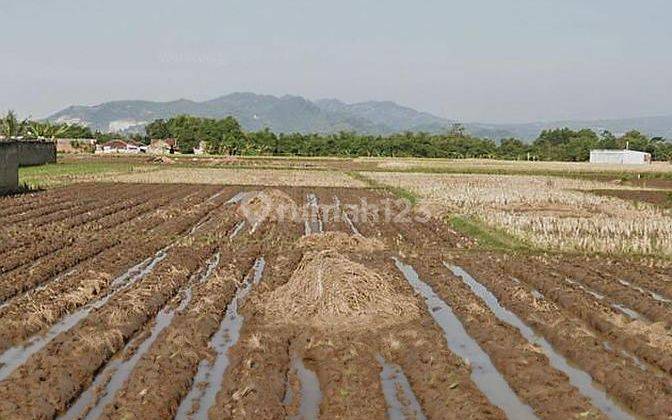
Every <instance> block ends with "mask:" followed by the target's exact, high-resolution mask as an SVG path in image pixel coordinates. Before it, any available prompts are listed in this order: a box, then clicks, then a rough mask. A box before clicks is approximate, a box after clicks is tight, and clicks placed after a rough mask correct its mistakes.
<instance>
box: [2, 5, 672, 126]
mask: <svg viewBox="0 0 672 420" xmlns="http://www.w3.org/2000/svg"><path fill="white" fill-rule="evenodd" d="M670 16H672V1H670V0H644V1H632V0H507V1H502V0H468V1H467V0H462V1H453V0H415V1H408V0H384V1H381V0H377V1H373V0H338V1H333V0H331V1H326V0H284V1H278V0H190V1H186V0H161V1H158V0H143V1H137V0H136V1H130V0H115V1H102V0H98V1H96V0H58V1H47V0H0V38H1V39H2V40H3V42H2V43H1V45H0V110H2V111H4V110H6V109H14V110H16V111H17V112H19V113H20V114H21V115H23V116H33V117H36V118H39V117H45V116H47V115H49V114H51V113H54V112H56V111H58V110H60V109H62V108H64V107H66V106H69V105H75V104H78V105H79V104H81V105H95V104H98V103H101V102H106V101H110V100H121V99H147V100H161V101H167V100H174V99H178V98H187V99H193V100H205V99H212V98H214V97H217V96H221V95H224V94H227V93H232V92H241V91H249V92H255V93H263V94H273V95H285V94H291V95H300V96H304V97H307V98H309V99H319V98H338V99H341V100H344V101H346V102H358V101H366V100H392V101H395V102H397V103H400V104H403V105H407V106H411V107H413V108H416V109H419V110H422V111H427V112H432V113H434V114H437V115H440V116H443V117H447V118H451V119H456V120H460V121H464V122H475V121H478V122H493V123H494V122H497V123H514V122H528V121H553V120H566V119H581V120H585V119H597V118H624V117H639V116H655V115H670V114H672V54H670V48H672V47H671V46H672V25H670V24H669V18H670Z"/></svg>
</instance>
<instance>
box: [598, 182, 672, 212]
mask: <svg viewBox="0 0 672 420" xmlns="http://www.w3.org/2000/svg"><path fill="white" fill-rule="evenodd" d="M668 187H672V185H670V186H668ZM589 192H591V193H593V194H595V195H601V196H605V197H616V198H622V199H624V200H628V201H634V202H636V203H649V204H654V205H656V206H659V207H662V208H667V209H669V208H672V191H660V190H592V191H589Z"/></svg>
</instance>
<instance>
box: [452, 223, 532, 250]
mask: <svg viewBox="0 0 672 420" xmlns="http://www.w3.org/2000/svg"><path fill="white" fill-rule="evenodd" d="M448 223H449V224H450V226H451V227H452V228H453V229H455V230H456V231H458V232H460V233H462V234H463V235H466V236H469V237H470V238H473V239H475V240H476V244H477V245H478V247H479V248H481V249H486V250H498V251H502V250H504V251H530V250H532V247H531V246H530V245H528V244H527V243H526V242H525V241H523V240H521V239H518V238H516V237H515V236H513V235H510V234H508V233H506V232H504V231H503V230H501V229H495V228H491V227H489V226H486V225H485V224H484V223H482V222H480V221H478V220H475V219H472V218H468V217H465V216H450V217H449V218H448Z"/></svg>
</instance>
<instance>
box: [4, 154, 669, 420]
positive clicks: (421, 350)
mask: <svg viewBox="0 0 672 420" xmlns="http://www.w3.org/2000/svg"><path fill="white" fill-rule="evenodd" d="M217 164H219V162H218V163H217ZM316 164H317V163H316ZM319 164H323V163H322V162H321V161H320V163H319ZM243 190H246V191H253V189H252V188H246V189H241V188H239V187H226V188H222V187H216V186H182V185H164V186H150V185H128V186H122V185H114V184H95V185H93V184H81V185H76V186H72V187H68V188H61V189H57V190H50V191H45V192H44V193H38V194H32V195H30V196H19V197H15V198H4V199H2V203H3V204H4V205H6V206H4V207H2V208H1V209H0V221H2V220H9V221H14V222H15V225H14V227H12V226H8V225H9V224H6V225H3V226H6V227H3V228H1V229H0V238H3V239H6V240H8V241H11V243H12V246H4V245H2V246H0V255H1V256H3V257H6V259H2V260H0V261H1V262H0V264H4V265H2V267H4V268H5V271H4V272H3V273H0V299H2V297H4V299H6V302H5V304H4V305H3V306H1V307H0V326H2V328H0V352H1V353H2V354H4V352H5V351H6V350H7V349H9V348H11V347H12V346H20V345H22V344H25V343H27V342H28V341H29V340H30V339H31V338H34V337H38V336H39V335H40V334H42V333H44V332H46V331H47V330H48V329H49V328H50V327H51V326H53V325H55V324H56V323H58V322H59V321H60V320H62V319H63V317H64V316H66V315H68V314H72V313H75V311H77V310H79V309H80V308H82V307H84V306H85V305H87V304H91V303H92V302H95V301H97V300H99V299H100V298H102V297H104V296H107V295H110V296H112V297H111V298H110V299H109V301H107V302H106V303H105V304H104V305H102V306H101V307H100V308H98V309H95V310H93V311H91V312H90V313H89V314H88V316H86V317H85V318H84V319H83V320H82V321H80V322H79V323H77V324H75V325H74V326H72V328H70V329H68V330H67V331H64V332H62V333H60V334H59V335H57V336H56V337H54V338H53V339H52V340H51V341H49V342H48V343H47V344H46V345H45V346H44V347H43V348H42V349H40V350H39V351H37V352H36V353H35V354H33V355H32V356H30V357H29V358H28V360H27V361H26V362H25V363H22V364H21V365H20V366H18V367H17V368H16V369H15V370H14V371H13V372H11V373H10V374H8V375H6V377H4V378H2V380H0V395H2V398H1V399H0V418H26V417H33V418H36V417H37V418H45V417H53V416H55V415H58V414H62V413H64V412H65V410H67V408H68V407H69V406H71V405H72V404H73V403H74V402H75V401H76V400H77V398H78V396H79V395H81V393H82V392H84V391H85V390H86V389H87V388H88V387H89V385H90V384H91V383H92V381H93V380H94V379H95V378H96V376H97V375H98V374H99V373H100V372H101V371H102V370H103V369H104V368H105V366H108V364H109V363H110V362H111V361H113V360H128V359H129V358H130V357H132V356H133V354H134V353H136V352H137V351H139V350H138V349H139V348H140V347H139V345H140V343H142V342H143V341H144V340H145V339H146V338H147V337H148V335H149V331H150V330H151V329H152V327H153V326H154V325H155V320H156V315H157V313H159V311H161V310H162V309H164V308H168V307H170V308H176V307H177V304H178V303H179V302H181V301H182V299H184V296H185V293H186V291H187V290H190V292H191V300H190V301H189V303H188V304H187V305H186V306H185V307H184V308H183V309H181V310H180V311H179V312H177V313H176V315H175V317H174V318H173V319H172V322H171V323H170V324H169V325H168V326H166V328H165V329H164V330H163V331H162V332H161V334H159V335H158V336H157V337H156V341H154V342H153V343H152V345H151V346H149V347H148V348H147V351H146V352H145V353H143V354H142V355H141V357H140V358H139V361H138V363H137V364H136V365H135V367H134V368H133V370H132V371H131V372H130V375H129V377H128V379H127V380H126V381H125V382H124V383H123V384H121V386H120V388H119V389H118V390H115V394H114V395H113V396H112V397H113V402H112V403H111V404H109V405H107V407H105V410H104V415H103V417H105V418H157V419H158V418H170V417H172V416H174V415H175V413H176V410H177V408H178V407H179V405H180V403H181V402H182V400H183V399H184V398H185V396H186V395H187V393H188V392H189V390H190V389H191V388H192V386H202V384H194V383H193V381H194V375H195V373H196V371H197V369H198V366H199V364H200V363H202V362H203V361H204V360H205V361H209V362H210V363H212V362H213V361H214V358H215V357H216V353H215V351H214V349H213V348H212V346H211V343H210V340H211V338H212V336H213V334H214V333H215V332H216V331H217V330H218V328H219V326H220V323H221V321H222V319H223V317H224V315H225V311H226V309H227V307H228V306H229V305H230V304H232V299H233V298H234V296H235V294H236V290H238V289H239V288H240V287H241V284H242V283H243V279H244V278H246V277H247V276H249V273H250V270H251V267H252V264H253V263H254V261H255V260H257V259H258V258H259V257H262V256H263V257H264V259H265V262H266V267H265V270H264V272H263V276H262V278H261V281H260V282H259V283H258V284H255V285H253V286H252V288H251V292H250V294H249V295H248V296H247V297H246V298H245V299H244V300H242V301H239V302H238V312H239V313H240V315H242V319H243V326H242V330H241V333H240V338H239V340H238V341H237V343H236V344H235V345H233V346H232V347H231V348H230V350H229V351H228V353H227V357H228V359H229V365H228V368H227V369H226V371H225V373H224V376H223V382H222V386H221V388H220V389H219V390H218V392H217V396H216V399H215V402H214V405H213V406H212V407H210V410H209V415H210V417H211V418H286V417H288V416H295V415H301V414H302V412H301V406H302V403H304V402H306V400H305V399H306V398H307V396H306V395H304V393H303V387H304V386H306V384H304V383H302V382H301V381H302V377H301V376H300V375H299V374H298V373H297V371H296V369H295V365H294V363H295V361H296V360H300V361H301V362H302V363H303V365H304V366H305V368H306V369H308V370H309V371H312V372H314V374H315V375H316V377H317V380H318V382H319V391H320V393H321V402H320V404H319V408H318V410H319V414H320V416H321V417H324V418H386V417H387V409H388V403H387V401H386V399H385V396H384V393H383V387H382V383H381V378H380V374H381V370H382V367H381V365H380V364H379V362H378V360H379V359H378V358H379V357H381V356H382V357H383V358H384V359H385V360H387V361H388V362H390V363H394V364H396V365H398V366H399V367H400V369H401V370H402V371H403V373H404V374H405V376H406V377H407V378H408V381H409V383H410V386H411V389H412V392H413V394H414V395H415V397H416V398H417V400H418V402H419V403H420V406H421V409H422V411H423V413H424V414H425V415H426V416H427V417H429V418H455V419H458V418H504V413H503V411H502V410H501V409H500V408H499V407H496V406H495V405H493V404H492V403H491V402H490V401H489V399H488V396H487V394H486V393H485V391H483V390H481V389H479V388H478V386H477V385H476V384H475V383H474V382H473V381H472V380H471V377H470V376H471V364H470V362H469V361H468V360H463V359H462V358H461V357H460V356H459V355H458V354H455V353H453V352H452V351H450V350H449V347H448V345H447V343H446V338H445V336H444V333H443V330H442V329H441V328H440V327H439V325H438V324H437V323H436V322H435V320H434V319H433V318H432V316H431V314H432V312H431V311H433V310H434V309H433V308H428V307H427V305H426V303H425V301H424V299H423V298H422V297H421V296H420V295H417V294H416V293H415V292H414V291H413V289H412V287H411V286H410V285H409V283H408V282H407V281H406V279H405V278H404V277H403V276H402V274H401V273H400V272H399V271H398V270H397V268H396V267H395V263H394V260H393V257H396V258H399V259H401V260H402V261H404V262H405V263H407V264H411V265H412V266H413V267H414V268H415V270H416V271H417V273H418V274H419V276H420V278H421V279H422V280H423V281H424V282H425V283H427V284H428V285H429V286H430V287H431V288H432V289H433V291H434V293H436V295H437V296H438V297H439V298H440V299H442V300H443V301H444V302H445V303H446V304H447V305H449V306H450V308H451V309H452V311H453V313H454V314H455V316H456V317H457V318H458V319H459V320H460V322H461V323H462V324H463V326H464V328H465V330H466V332H467V333H468V334H469V335H470V336H471V337H472V338H473V339H474V340H475V342H476V343H477V344H478V345H479V346H480V347H481V348H482V349H483V351H484V352H485V353H487V355H488V356H489V358H490V360H491V361H492V364H493V365H494V367H495V368H496V369H497V370H498V372H499V373H500V374H501V375H502V377H503V378H504V379H505V381H506V382H507V383H508V384H509V386H510V387H511V389H512V390H513V391H514V392H515V394H516V395H517V396H518V398H519V399H520V400H521V401H522V402H523V403H524V404H527V405H529V406H530V407H531V408H532V410H533V411H534V413H535V414H536V415H537V416H539V417H540V418H576V417H586V416H588V417H591V418H593V417H597V418H602V417H605V416H604V415H603V413H601V412H600V411H599V410H598V409H597V408H595V407H594V406H593V405H592V404H591V401H590V400H589V398H587V397H586V396H584V395H582V394H581V393H580V392H579V391H578V390H577V389H576V388H575V387H574V386H573V385H572V384H571V383H570V381H569V378H568V377H567V376H566V375H565V374H563V373H561V372H560V371H558V370H556V369H555V368H554V367H553V366H552V365H551V363H550V362H549V360H548V358H547V356H546V355H545V354H544V353H543V352H542V351H541V350H540V349H539V348H536V347H535V346H533V345H531V344H530V343H528V342H527V340H526V339H525V338H524V337H523V335H522V334H521V333H520V332H519V331H518V330H517V329H516V328H514V327H511V326H509V325H508V324H506V323H503V322H502V321H500V320H498V319H497V318H496V317H495V315H494V314H493V313H492V312H491V311H490V309H489V308H488V306H487V305H486V304H485V303H484V302H483V301H481V300H480V299H479V298H478V297H477V296H476V295H475V294H473V293H472V292H471V290H470V289H469V288H468V287H467V286H466V285H465V284H464V283H463V282H462V281H461V280H460V279H459V278H457V277H455V276H454V275H453V274H452V273H451V272H450V270H448V269H447V268H446V267H445V266H444V262H448V263H451V264H458V265H460V266H461V267H463V268H464V269H466V270H467V271H469V272H470V273H471V274H472V275H473V276H474V277H475V278H477V279H478V281H479V282H481V283H482V284H483V285H484V286H485V287H487V288H488V289H489V290H490V291H491V292H492V293H493V294H494V295H495V296H496V297H497V298H498V299H499V301H500V303H501V304H502V305H503V306H504V307H506V308H507V309H509V310H510V311H512V312H514V313H515V314H516V315H518V317H519V318H520V319H521V320H522V321H523V322H525V323H527V324H528V325H529V326H530V327H531V328H532V329H533V330H534V331H535V333H536V334H538V335H541V336H543V337H545V338H546V339H547V340H548V341H549V342H550V343H551V344H552V345H553V346H554V348H555V349H556V351H557V352H559V353H560V354H562V355H563V356H564V357H566V358H567V359H568V360H569V361H570V362H571V363H572V364H573V365H575V366H577V367H578V368H580V369H582V370H583V371H585V372H586V373H588V374H589V375H590V376H591V377H592V378H593V380H594V382H595V383H596V384H597V386H598V387H601V388H602V389H605V390H606V392H607V393H608V394H609V395H610V396H611V397H612V398H613V399H615V400H617V401H618V404H620V406H621V407H622V408H623V409H624V410H626V411H629V412H633V413H636V414H637V415H639V416H642V417H652V418H666V417H669V416H670V415H672V410H671V409H670V407H672V347H669V344H670V339H669V330H668V328H669V327H670V323H671V321H672V311H671V305H670V304H668V303H665V302H661V301H660V300H657V299H655V298H654V295H653V294H652V293H654V292H655V293H657V294H659V295H661V296H663V297H669V296H671V295H672V280H670V281H668V280H669V279H670V273H671V271H670V268H669V266H667V265H665V264H660V263H651V264H649V263H647V262H645V261H639V262H633V263H627V264H626V263H624V262H623V261H610V260H608V259H603V260H595V259H586V258H581V257H563V258H559V257H553V256H544V257H542V256H523V255H510V254H503V253H502V254H498V253H485V252H480V251H474V250H470V249H469V248H470V246H471V244H472V241H471V239H470V238H468V237H464V236H462V235H460V234H458V233H457V232H455V231H454V230H452V229H451V228H450V227H449V226H448V225H447V224H446V223H444V222H443V221H439V220H435V219H427V218H424V217H420V216H421V215H419V214H417V213H414V212H411V211H409V209H408V208H407V206H406V204H405V203H403V202H401V201H399V200H397V199H396V198H395V197H393V196H391V195H389V194H387V193H385V192H383V191H381V190H366V189H356V190H355V189H332V188H306V187H302V188H281V189H277V188H276V189H263V188H258V187H257V188H256V189H255V190H254V191H262V192H264V193H265V194H266V197H267V198H268V197H270V201H264V200H267V198H264V199H263V200H257V201H254V199H253V198H252V199H249V200H243V202H242V203H239V204H235V203H227V200H229V199H230V198H232V197H233V196H235V195H236V194H237V193H239V192H241V191H243ZM220 193H221V194H220ZM308 194H315V195H316V196H317V198H318V202H319V204H320V205H322V206H328V208H324V207H323V208H322V209H321V210H322V211H320V212H318V213H317V214H314V215H311V213H310V208H306V207H305V206H304V205H305V203H306V202H307V196H308ZM250 197H259V195H258V194H257V195H255V196H253V195H250V196H248V198H250ZM280 204H287V205H289V206H290V207H292V206H295V207H296V210H297V211H294V212H293V213H295V214H293V215H291V216H292V217H291V218H288V217H289V215H288V214H284V215H281V214H278V213H273V210H275V209H276V208H278V207H279V205H280ZM337 204H338V206H337ZM364 204H366V205H369V206H373V208H375V209H376V211H373V212H369V213H367V214H363V212H362V211H361V209H362V207H363V205H364ZM246 206H247V207H246ZM269 207H270V210H271V212H270V213H268V214H267V210H269ZM68 212H70V216H69V217H68V216H67V215H66V213H68ZM251 213H253V214H252V216H254V214H255V213H260V214H261V215H262V216H263V217H250V214H251ZM311 216H314V218H313V219H312V220H311ZM241 222H245V224H244V225H242V228H240V229H238V227H239V226H241V225H240V223H241ZM17 223H18V224H20V225H21V226H24V227H25V226H38V225H39V228H40V229H39V232H38V231H37V230H38V229H34V230H28V229H19V228H17V227H16V224H17ZM319 226H322V227H323V229H324V231H325V232H326V233H317V232H314V229H318V227H319ZM306 230H313V232H312V234H310V235H307V236H304V233H306ZM234 233H235V235H234ZM40 242H43V243H40ZM166 247H168V248H167V249H166V256H165V259H163V260H161V261H159V262H158V263H157V264H156V266H154V267H153V268H152V269H151V270H150V271H149V272H147V273H146V274H145V275H144V276H143V277H141V278H139V279H138V281H137V283H134V284H132V285H130V286H129V287H128V288H125V289H121V290H120V291H119V292H115V290H117V289H116V287H118V286H116V285H115V281H114V280H115V279H117V278H118V277H119V276H120V275H122V274H123V273H124V272H125V271H127V270H128V269H129V268H130V267H132V266H134V265H136V264H138V263H140V262H142V261H143V260H146V259H148V258H150V257H152V256H154V255H155V254H156V253H157V252H158V251H160V250H161V249H165V248H166ZM215 253H219V255H220V260H219V265H218V266H217V267H215V268H214V274H213V276H212V277H211V278H210V279H209V280H207V281H205V282H203V283H195V281H194V278H195V277H197V274H198V273H201V272H203V270H204V267H205V265H206V262H207V261H208V260H209V259H210V258H211V257H212V256H213V255H215ZM514 278H515V280H514ZM566 278H570V279H575V280H577V281H580V283H581V284H582V285H584V287H585V288H590V289H591V290H594V291H596V292H599V293H601V294H602V295H604V297H603V298H601V299H597V298H596V297H595V296H593V295H590V294H589V293H587V292H586V291H585V290H584V289H581V288H579V287H578V286H576V285H573V284H570V283H568V282H566V281H565V279H566ZM619 278H622V279H624V280H627V281H628V282H629V283H630V286H628V285H624V284H622V283H619V282H618V279H619ZM666 279H667V280H666ZM635 286H636V287H639V288H640V289H641V290H639V289H636V288H635ZM539 293H541V294H543V296H541V295H539ZM656 296H657V295H656ZM615 304H618V305H622V306H623V307H628V308H631V309H632V310H635V311H637V312H638V313H640V314H642V315H643V319H642V320H639V321H633V320H630V319H628V318H627V317H626V316H624V315H623V314H622V313H621V312H619V311H617V310H616V309H614V307H613V305H615ZM129 343H132V344H131V345H130V346H128V344H129ZM605 343H608V346H607V345H605ZM2 354H0V356H2ZM138 355H139V354H138ZM0 368H2V366H0ZM290 396H291V398H290Z"/></svg>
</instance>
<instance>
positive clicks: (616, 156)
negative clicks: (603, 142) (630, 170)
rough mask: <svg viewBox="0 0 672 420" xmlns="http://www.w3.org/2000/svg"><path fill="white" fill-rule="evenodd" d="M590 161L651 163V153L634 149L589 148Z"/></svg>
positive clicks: (621, 163) (623, 163) (630, 163)
mask: <svg viewBox="0 0 672 420" xmlns="http://www.w3.org/2000/svg"><path fill="white" fill-rule="evenodd" d="M590 163H606V164H613V165H648V164H650V163H651V154H650V153H645V152H638V151H635V150H591V151H590Z"/></svg>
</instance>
